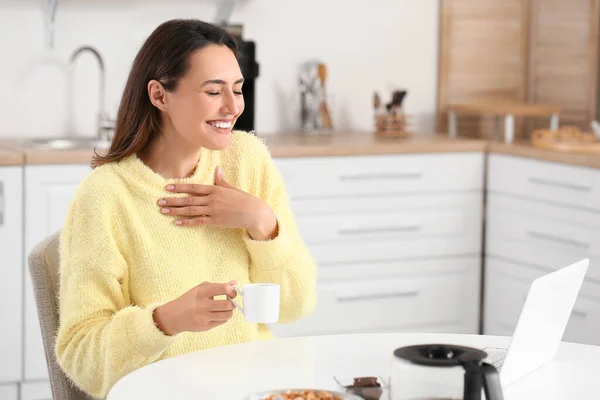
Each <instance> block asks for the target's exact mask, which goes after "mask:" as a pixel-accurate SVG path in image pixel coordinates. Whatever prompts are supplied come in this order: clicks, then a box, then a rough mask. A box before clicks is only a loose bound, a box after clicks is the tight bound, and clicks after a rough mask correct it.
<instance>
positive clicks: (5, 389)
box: [0, 384, 19, 400]
mask: <svg viewBox="0 0 600 400" xmlns="http://www.w3.org/2000/svg"><path fill="white" fill-rule="evenodd" d="M0 399H2V400H19V389H18V388H17V385H16V384H15V385H0Z"/></svg>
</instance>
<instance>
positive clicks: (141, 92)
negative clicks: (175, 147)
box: [91, 19, 238, 168]
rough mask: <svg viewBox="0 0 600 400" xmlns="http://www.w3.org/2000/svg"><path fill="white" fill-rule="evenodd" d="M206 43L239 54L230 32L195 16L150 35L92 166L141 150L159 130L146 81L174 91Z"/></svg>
mask: <svg viewBox="0 0 600 400" xmlns="http://www.w3.org/2000/svg"><path fill="white" fill-rule="evenodd" d="M209 44H217V45H225V46H227V47H229V48H230V49H231V51H232V52H233V53H234V55H235V56H236V57H237V55H238V49H237V44H236V41H235V38H234V37H233V36H232V35H230V34H229V33H228V32H227V31H225V30H224V29H222V28H219V27H218V26H215V25H212V24H209V23H207V22H203V21H199V20H195V19H187V20H183V19H175V20H171V21H167V22H164V23H163V24H161V25H160V26H158V27H157V28H156V29H155V30H154V32H152V34H150V36H149V37H148V38H147V39H146V41H145V42H144V44H143V46H142V48H141V49H140V51H139V52H138V54H137V56H136V57H135V60H134V61H133V65H132V67H131V71H130V73H129V77H128V78H127V84H126V85H125V90H124V91H123V96H122V98H121V103H120V105H119V111H118V114H117V121H116V127H115V134H114V136H113V139H112V143H111V146H110V149H109V150H108V152H107V153H106V154H105V155H100V154H98V153H96V154H95V156H94V158H93V159H92V163H91V166H92V168H96V167H98V166H100V165H102V164H106V163H109V162H112V161H119V160H122V159H123V158H125V157H127V156H129V155H131V154H134V153H137V152H139V151H141V150H142V149H144V147H146V145H147V144H148V142H149V141H150V139H152V138H153V137H155V136H156V135H158V134H159V133H160V126H161V124H160V123H161V120H160V111H159V110H158V109H157V108H156V107H154V105H153V104H152V103H151V102H150V98H149V97H148V91H147V87H148V82H150V81H151V80H153V79H155V80H157V81H159V82H160V83H161V84H162V86H163V87H164V89H165V90H166V91H169V92H171V91H173V90H175V88H176V87H177V82H178V80H179V79H180V78H181V77H182V76H184V75H185V74H186V73H187V71H188V70H189V68H190V64H189V57H190V55H191V54H192V53H193V52H194V51H196V50H198V49H201V48H202V47H205V46H207V45H209Z"/></svg>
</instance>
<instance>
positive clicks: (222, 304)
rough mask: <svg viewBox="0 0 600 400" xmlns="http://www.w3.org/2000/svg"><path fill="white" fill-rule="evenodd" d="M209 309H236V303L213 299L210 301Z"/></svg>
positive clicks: (217, 310)
mask: <svg viewBox="0 0 600 400" xmlns="http://www.w3.org/2000/svg"><path fill="white" fill-rule="evenodd" d="M208 309H209V310H210V311H211V312H220V311H232V310H234V309H235V305H234V304H233V303H232V302H230V301H229V300H213V301H211V302H210V305H209V306H208Z"/></svg>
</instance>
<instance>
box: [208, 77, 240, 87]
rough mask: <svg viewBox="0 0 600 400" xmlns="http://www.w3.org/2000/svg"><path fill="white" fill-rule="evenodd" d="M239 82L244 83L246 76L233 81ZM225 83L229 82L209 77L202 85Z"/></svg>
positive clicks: (235, 83)
mask: <svg viewBox="0 0 600 400" xmlns="http://www.w3.org/2000/svg"><path fill="white" fill-rule="evenodd" d="M238 83H244V78H240V79H238V80H237V81H235V82H233V84H234V85H237V84H238ZM210 84H213V85H225V84H227V82H225V81H224V80H223V79H209V80H207V81H205V82H204V83H203V84H202V86H206V85H210Z"/></svg>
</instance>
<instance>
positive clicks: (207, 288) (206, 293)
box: [199, 283, 237, 299]
mask: <svg viewBox="0 0 600 400" xmlns="http://www.w3.org/2000/svg"><path fill="white" fill-rule="evenodd" d="M199 290H201V291H202V296H203V297H215V296H223V295H225V296H228V297H230V298H232V299H233V298H235V296H237V292H236V291H235V289H234V288H233V286H231V285H230V284H228V283H212V284H210V285H204V284H202V285H200V287H199Z"/></svg>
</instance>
